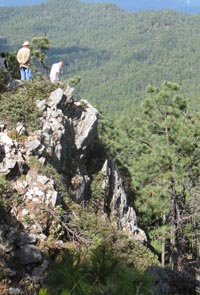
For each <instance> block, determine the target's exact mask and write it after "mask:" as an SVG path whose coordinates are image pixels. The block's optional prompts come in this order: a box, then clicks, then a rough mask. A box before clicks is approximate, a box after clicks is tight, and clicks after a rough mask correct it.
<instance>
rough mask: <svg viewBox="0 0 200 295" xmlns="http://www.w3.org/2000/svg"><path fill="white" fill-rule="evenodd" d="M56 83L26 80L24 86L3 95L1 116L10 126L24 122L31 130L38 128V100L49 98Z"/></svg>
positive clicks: (0, 105) (0, 109) (0, 106)
mask: <svg viewBox="0 0 200 295" xmlns="http://www.w3.org/2000/svg"><path fill="white" fill-rule="evenodd" d="M54 89H55V85H53V83H49V82H40V83H38V82H24V84H23V87H21V88H19V89H17V90H15V91H12V92H11V91H10V92H4V93H3V94H2V96H1V104H0V117H1V120H3V121H4V122H5V123H7V125H8V127H9V128H12V127H15V124H16V123H17V122H22V123H23V124H24V125H25V126H26V127H27V128H28V129H29V130H37V129H38V127H39V122H38V115H39V114H38V108H37V106H36V101H37V100H42V99H45V98H47V97H48V96H49V95H50V93H51V91H53V90H54Z"/></svg>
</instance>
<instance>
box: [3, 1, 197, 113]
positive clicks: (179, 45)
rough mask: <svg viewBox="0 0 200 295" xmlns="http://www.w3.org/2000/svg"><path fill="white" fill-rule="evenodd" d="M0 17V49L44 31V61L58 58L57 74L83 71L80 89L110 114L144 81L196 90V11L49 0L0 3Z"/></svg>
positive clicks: (136, 97) (129, 101)
mask: <svg viewBox="0 0 200 295" xmlns="http://www.w3.org/2000/svg"><path fill="white" fill-rule="evenodd" d="M0 21H1V27H0V36H1V37H0V40H1V49H2V50H17V49H18V48H19V46H20V45H21V43H22V42H23V41H24V39H29V40H30V39H31V38H33V37H38V36H46V37H47V38H49V39H50V40H51V42H52V46H53V48H52V49H51V51H50V52H49V59H48V64H49V65H50V64H51V63H52V62H53V61H56V60H59V59H63V60H64V61H65V62H66V64H67V66H66V67H65V69H64V74H63V79H64V78H66V77H69V76H72V75H79V76H81V79H82V80H81V83H80V87H79V88H80V92H79V93H81V95H82V96H84V98H86V99H88V100H89V101H91V102H92V103H93V104H95V105H97V107H100V109H102V110H103V111H104V112H106V113H107V114H109V115H110V114H111V113H112V114H113V113H115V112H121V110H123V109H125V110H127V108H128V109H129V110H130V108H131V107H132V106H133V105H134V104H135V102H136V101H140V100H142V99H143V98H144V97H145V96H146V93H145V89H146V87H147V85H149V84H153V85H158V84H160V82H162V81H163V80H169V81H173V82H176V83H178V84H180V85H181V87H182V90H183V91H184V93H185V95H186V96H188V97H190V98H196V97H198V95H199V92H200V86H199V85H200V84H199V68H200V61H199V27H200V15H186V14H182V13H178V12H174V11H162V12H161V11H160V12H152V11H151V12H140V13H127V12H124V11H123V10H121V9H119V8H117V6H115V5H112V4H104V3H103V4H100V3H96V4H94V3H82V2H80V1H78V0H73V1H72V0H65V1H64V0H56V1H55V0H49V1H47V2H45V3H42V4H40V5H37V6H34V7H24V8H19V7H15V8H2V9H1V11H0Z"/></svg>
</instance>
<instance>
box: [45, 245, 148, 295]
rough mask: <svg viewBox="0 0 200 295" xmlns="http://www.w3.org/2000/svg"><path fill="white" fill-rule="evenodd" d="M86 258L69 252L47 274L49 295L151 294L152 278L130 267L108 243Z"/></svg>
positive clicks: (99, 246)
mask: <svg viewBox="0 0 200 295" xmlns="http://www.w3.org/2000/svg"><path fill="white" fill-rule="evenodd" d="M83 255H84V253H82V256H80V255H77V254H73V253H67V252H65V253H64V255H63V257H60V260H59V261H57V263H56V264H55V265H53V266H52V268H51V270H50V271H49V273H48V275H47V285H48V290H49V294H71V295H72V294H74V295H75V294H83V295H90V294H91V295H99V294H102V295H106V294H113V295H118V294H122V293H124V292H125V293H126V294H127V295H128V294H138V295H140V294H141V295H142V294H143V295H145V294H146V295H147V294H151V291H152V287H153V283H152V278H151V277H150V276H149V275H145V274H142V273H139V272H137V271H136V269H134V268H130V267H127V266H126V265H125V263H124V262H122V261H121V260H120V259H119V258H118V257H117V256H115V254H114V252H113V250H112V249H111V247H110V246H109V245H108V244H106V243H101V244H100V245H98V246H97V247H96V248H92V249H91V251H89V252H88V253H87V257H85V256H83Z"/></svg>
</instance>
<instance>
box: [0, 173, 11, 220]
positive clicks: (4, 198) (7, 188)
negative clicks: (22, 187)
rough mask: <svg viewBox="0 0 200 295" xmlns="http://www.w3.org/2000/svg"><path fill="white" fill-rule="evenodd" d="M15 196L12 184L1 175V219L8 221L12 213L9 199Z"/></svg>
mask: <svg viewBox="0 0 200 295" xmlns="http://www.w3.org/2000/svg"><path fill="white" fill-rule="evenodd" d="M12 195H14V192H13V190H12V188H11V185H10V182H9V181H8V180H6V178H5V177H4V176H3V175H0V217H1V219H2V220H7V218H8V216H9V211H10V204H9V198H10V197H11V196H12Z"/></svg>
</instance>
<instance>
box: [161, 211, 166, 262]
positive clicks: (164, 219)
mask: <svg viewBox="0 0 200 295" xmlns="http://www.w3.org/2000/svg"><path fill="white" fill-rule="evenodd" d="M165 221H166V218H165V214H164V215H163V226H164V225H165ZM165 235H166V233H165V229H164V227H163V232H162V253H161V263H162V268H164V267H165V243H166V237H165Z"/></svg>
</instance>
